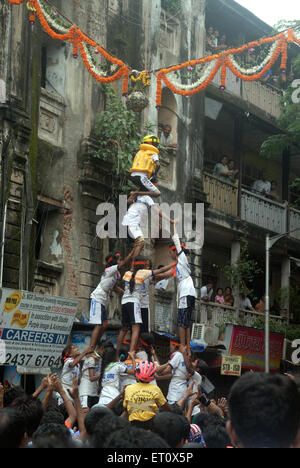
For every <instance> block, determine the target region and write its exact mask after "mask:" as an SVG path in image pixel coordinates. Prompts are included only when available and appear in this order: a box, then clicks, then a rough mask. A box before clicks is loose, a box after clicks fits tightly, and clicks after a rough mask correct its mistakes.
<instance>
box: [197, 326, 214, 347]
mask: <svg viewBox="0 0 300 468" xmlns="http://www.w3.org/2000/svg"><path fill="white" fill-rule="evenodd" d="M218 335H219V330H218V328H217V327H215V326H213V325H206V324H205V323H194V324H193V327H192V334H191V341H193V342H195V343H198V344H203V345H204V346H205V347H206V346H213V345H216V344H217V343H218Z"/></svg>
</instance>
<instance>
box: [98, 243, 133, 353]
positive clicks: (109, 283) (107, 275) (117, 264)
mask: <svg viewBox="0 0 300 468" xmlns="http://www.w3.org/2000/svg"><path fill="white" fill-rule="evenodd" d="M132 255H133V250H132V251H131V252H130V253H129V255H128V256H127V257H126V258H125V259H124V260H122V258H121V256H120V254H119V253H118V252H116V253H114V254H109V255H107V257H106V259H105V261H106V268H105V272H104V273H103V275H102V276H101V281H100V283H99V284H98V286H97V288H96V289H95V290H94V291H93V292H92V293H91V306H90V320H89V323H91V324H93V325H95V327H94V330H93V332H92V337H91V342H90V346H91V348H92V349H93V350H94V349H95V346H96V343H97V342H98V341H99V340H100V338H101V336H102V335H103V334H104V333H105V331H106V329H107V326H108V321H107V319H108V317H107V312H106V302H107V298H108V294H109V293H110V291H112V290H115V291H116V292H118V293H121V294H122V293H123V291H122V290H121V289H120V288H119V287H118V286H116V283H117V281H118V279H120V278H121V274H120V270H121V269H122V268H124V267H125V266H126V265H127V264H128V262H130V260H131V258H132Z"/></svg>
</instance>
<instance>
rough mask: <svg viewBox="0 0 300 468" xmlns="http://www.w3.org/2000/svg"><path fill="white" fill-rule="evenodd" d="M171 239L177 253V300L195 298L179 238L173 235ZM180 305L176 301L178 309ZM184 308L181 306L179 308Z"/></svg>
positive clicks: (189, 272)
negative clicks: (187, 297) (188, 297)
mask: <svg viewBox="0 0 300 468" xmlns="http://www.w3.org/2000/svg"><path fill="white" fill-rule="evenodd" d="M172 239H173V242H174V244H175V246H176V249H177V253H178V260H177V265H176V278H177V281H178V299H181V298H182V297H186V296H193V297H197V294H196V290H195V287H194V283H193V279H192V277H191V268H190V265H189V262H188V259H187V258H186V255H185V253H184V252H183V250H182V248H181V245H180V240H179V237H178V235H177V234H174V236H173V237H172ZM180 303H181V302H180V301H178V307H179V308H180ZM185 307H186V306H185ZM185 307H184V306H183V305H182V307H181V308H185Z"/></svg>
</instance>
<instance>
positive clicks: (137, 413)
mask: <svg viewBox="0 0 300 468" xmlns="http://www.w3.org/2000/svg"><path fill="white" fill-rule="evenodd" d="M155 372H156V367H155V365H154V364H153V363H152V362H148V361H144V362H141V363H140V364H139V365H138V367H137V368H136V372H135V376H136V378H137V380H138V382H137V383H136V384H134V385H129V386H128V387H126V389H125V395H124V401H123V406H124V408H126V411H127V414H128V419H129V422H130V423H131V424H133V425H135V426H138V427H140V428H143V429H146V430H151V428H152V422H153V421H152V420H153V418H154V416H155V415H156V413H157V411H158V409H159V408H160V409H162V410H165V411H171V408H170V406H169V405H168V403H167V400H166V398H165V397H164V395H163V393H162V391H161V390H160V388H159V387H158V386H157V385H151V382H152V381H153V380H154V378H155Z"/></svg>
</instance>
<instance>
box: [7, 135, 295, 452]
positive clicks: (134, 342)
mask: <svg viewBox="0 0 300 468" xmlns="http://www.w3.org/2000/svg"><path fill="white" fill-rule="evenodd" d="M158 146H159V138H158V137H156V136H155V135H148V136H147V137H145V138H144V140H143V142H142V144H141V147H140V150H139V152H138V153H137V154H136V156H135V158H134V161H133V164H132V168H131V171H130V173H131V180H132V181H133V182H134V183H135V185H136V190H135V191H133V192H131V193H130V195H129V197H128V211H127V213H126V215H125V216H124V218H123V225H124V226H127V227H128V232H129V235H130V236H131V238H132V240H133V241H134V246H133V248H132V250H131V251H130V252H129V254H128V255H127V256H126V257H125V258H122V257H121V255H120V253H119V252H112V253H110V254H108V256H107V257H106V267H105V271H104V272H103V274H102V276H101V279H100V282H99V284H98V286H97V287H96V288H95V289H94V290H93V291H92V293H91V305H90V319H89V323H90V324H92V325H93V329H92V334H91V340H90V344H89V345H88V346H87V348H86V349H84V350H83V351H81V350H79V349H78V348H77V347H76V346H74V345H73V343H70V344H68V345H67V346H66V348H65V349H64V350H63V352H62V356H61V372H60V376H59V375H58V374H56V373H50V374H48V376H47V377H44V378H43V379H42V381H41V384H40V386H39V387H38V388H37V389H36V390H35V392H34V393H33V394H32V395H27V394H26V393H25V391H24V390H23V389H22V388H20V387H18V388H15V387H10V388H6V389H4V386H3V385H2V384H0V447H1V448H4V447H5V448H25V447H26V448H113V449H118V448H120V449H121V448H125V449H126V448H135V449H137V448H161V449H174V448H177V449H178V448H227V447H256V446H258V447H260V446H262V447H273V446H274V447H276V446H279V447H290V446H297V444H299V443H300V442H299V441H298V438H297V435H298V426H299V416H300V404H299V395H298V387H297V384H296V382H295V381H294V379H293V378H291V377H288V376H280V375H278V376H269V375H266V376H262V375H258V374H255V373H250V374H246V375H244V376H243V377H241V378H240V379H238V381H237V382H236V384H235V385H234V386H233V387H232V389H231V392H230V395H229V398H228V400H227V398H226V397H225V396H223V397H222V398H217V399H216V398H215V394H213V393H212V390H213V389H214V387H213V385H212V384H211V382H210V381H209V379H208V376H207V371H208V366H207V364H206V363H205V362H204V361H203V360H201V359H192V354H191V349H190V338H191V337H190V328H191V317H192V312H193V308H194V305H195V299H196V297H197V295H196V290H195V287H194V283H193V279H192V276H191V268H190V265H189V262H188V258H187V255H188V249H187V248H186V246H185V244H184V243H183V242H181V241H180V239H179V236H178V234H177V230H176V224H177V221H176V220H171V219H170V218H168V217H167V216H166V215H165V214H164V213H163V212H162V211H161V210H159V209H158V208H157V210H158V214H159V216H160V217H166V218H167V219H168V221H169V222H170V225H171V226H172V227H173V230H174V232H173V235H172V236H171V233H170V236H171V238H172V242H170V245H169V254H170V264H169V265H166V266H162V265H160V266H159V267H158V268H153V266H152V263H151V261H150V259H148V258H146V257H144V256H143V255H141V252H142V249H143V247H144V245H145V239H144V233H143V223H142V218H141V215H142V213H144V212H147V210H148V208H149V207H153V206H154V205H155V203H154V201H153V198H156V197H158V196H159V195H160V191H159V189H158V186H157V183H156V182H155V180H154V179H153V177H154V176H155V175H156V174H157V172H158V169H159V158H158V154H159V150H158ZM170 278H173V279H175V281H176V284H177V304H178V311H177V326H178V337H173V338H169V351H170V355H169V359H168V360H167V362H164V363H161V362H160V359H159V357H158V355H157V353H156V350H155V340H154V336H153V334H152V333H151V322H150V314H149V287H150V285H151V284H153V285H155V286H157V285H158V284H159V285H160V286H159V287H161V288H162V289H164V286H163V282H164V281H166V280H168V279H170ZM118 280H123V284H122V286H123V288H122V287H120V285H119V283H118ZM113 290H114V291H116V292H117V293H118V294H120V295H121V304H122V324H121V328H120V330H119V335H118V339H117V343H116V344H113V343H112V342H111V341H105V340H103V335H104V333H105V332H106V330H107V327H108V316H107V309H106V306H107V300H108V296H109V294H110V292H111V291H113ZM212 294H213V285H212V284H207V285H206V286H204V287H203V288H202V289H201V299H202V300H208V301H210V300H211V298H212ZM215 301H216V302H218V303H219V304H227V303H228V305H233V302H232V301H233V296H232V291H231V289H230V288H226V290H225V294H224V295H223V291H222V289H218V290H217V294H216V296H215ZM160 381H167V382H168V385H167V391H165V392H163V391H162V389H161V388H162V385H161V386H160ZM4 390H5V391H4ZM273 395H276V398H273ZM291 408H292V409H291Z"/></svg>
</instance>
